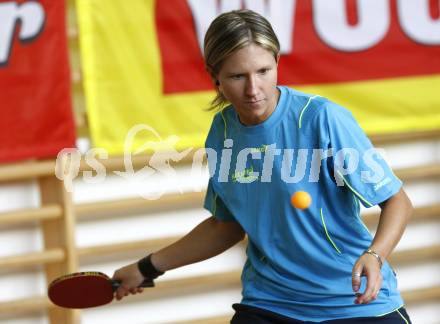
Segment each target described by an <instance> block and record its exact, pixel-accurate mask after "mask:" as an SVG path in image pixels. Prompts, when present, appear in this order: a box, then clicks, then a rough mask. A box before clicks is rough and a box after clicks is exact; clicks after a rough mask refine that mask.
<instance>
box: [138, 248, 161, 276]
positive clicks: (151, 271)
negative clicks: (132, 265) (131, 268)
mask: <svg viewBox="0 0 440 324" xmlns="http://www.w3.org/2000/svg"><path fill="white" fill-rule="evenodd" d="M151 256H152V254H149V255H147V256H146V257H145V258H142V259H140V260H139V261H138V264H137V265H138V269H139V271H140V272H141V273H142V275H143V276H144V277H145V278H148V279H156V278H157V277H159V276H161V275H163V274H164V272H162V271H158V270H157V269H156V268H155V267H154V265H153V263H151Z"/></svg>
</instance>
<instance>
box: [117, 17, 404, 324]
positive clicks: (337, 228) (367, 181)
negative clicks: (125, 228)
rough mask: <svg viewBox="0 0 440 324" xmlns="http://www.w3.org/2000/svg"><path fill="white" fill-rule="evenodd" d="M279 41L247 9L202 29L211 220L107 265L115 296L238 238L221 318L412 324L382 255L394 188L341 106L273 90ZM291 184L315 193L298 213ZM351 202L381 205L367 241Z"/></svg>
mask: <svg viewBox="0 0 440 324" xmlns="http://www.w3.org/2000/svg"><path fill="white" fill-rule="evenodd" d="M279 48H280V46H279V43H278V40H277V37H276V35H275V33H274V32H273V30H272V27H271V25H270V24H269V23H268V21H267V20H266V19H264V18H263V17H262V16H260V15H258V14H256V13H254V12H252V11H248V10H240V11H232V12H228V13H225V14H222V15H220V16H219V17H217V18H216V19H215V20H214V21H213V22H212V24H211V25H210V27H209V29H208V31H207V33H206V36H205V46H204V54H205V63H206V69H207V71H208V72H209V73H210V75H211V77H212V80H213V83H214V85H215V87H216V90H217V97H216V98H215V100H214V101H213V102H212V108H213V109H216V108H217V109H220V112H218V113H217V114H216V116H215V117H214V120H213V123H212V126H211V129H210V132H209V134H208V137H207V140H206V149H207V152H208V160H209V163H210V169H211V170H214V171H213V172H212V174H211V178H210V181H209V185H208V191H207V194H206V198H205V204H204V207H205V208H206V209H208V210H209V211H210V212H211V213H212V215H213V216H212V217H210V218H208V219H206V220H205V221H204V222H202V223H201V224H199V225H198V226H197V227H196V228H194V229H193V230H192V231H191V232H190V233H189V234H187V235H186V236H185V237H183V238H182V239H181V240H179V241H177V242H176V243H174V244H172V245H170V246H168V247H166V248H164V249H162V250H159V251H157V252H155V253H153V254H150V255H149V256H147V257H146V258H144V259H141V260H140V261H138V262H136V263H133V264H130V265H128V266H126V267H124V268H121V269H119V270H118V271H116V272H115V274H114V278H115V279H118V280H121V281H122V286H121V287H120V288H119V289H118V290H117V292H116V297H117V299H121V298H123V297H124V296H126V295H128V293H137V292H140V291H142V289H141V288H136V287H137V286H138V285H139V284H140V283H141V282H142V281H143V280H144V278H151V279H155V278H156V277H157V276H159V275H161V274H163V273H164V272H165V271H168V270H171V269H174V268H177V267H180V266H184V265H187V264H191V263H194V262H198V261H202V260H205V259H208V258H210V257H213V256H215V255H217V254H219V253H221V252H223V251H225V250H227V249H228V248H230V247H232V246H233V245H235V244H236V243H237V242H239V241H240V240H242V239H243V238H244V236H245V234H247V236H248V242H249V243H248V247H247V261H246V264H245V266H244V268H243V273H242V283H243V291H242V294H243V299H242V301H241V303H240V304H234V305H233V308H234V309H235V311H236V313H235V315H234V317H233V318H232V320H231V323H304V322H323V321H325V322H326V323H410V320H409V317H408V315H407V313H406V311H405V309H404V308H403V301H402V299H401V297H400V294H399V292H398V291H397V283H396V278H395V274H394V272H393V270H392V269H391V267H390V266H389V264H388V263H387V262H386V261H385V260H386V259H387V257H388V255H389V254H390V253H391V252H392V250H393V249H394V247H395V246H396V244H397V243H398V241H399V239H400V238H401V236H402V234H403V231H404V229H405V227H406V224H407V222H408V219H409V217H410V215H411V213H412V205H411V202H410V201H409V199H408V197H407V196H406V194H405V192H404V191H403V189H402V183H401V181H400V180H399V179H397V178H396V177H395V175H394V174H393V173H392V171H391V170H390V168H389V167H388V166H387V164H386V163H385V162H384V161H383V159H381V158H380V157H378V155H377V154H376V152H375V151H374V150H373V148H372V145H371V143H370V141H369V140H368V139H367V137H366V136H365V134H364V133H363V132H362V130H361V129H360V128H359V126H358V125H357V123H356V121H355V120H354V119H353V117H352V116H351V114H350V113H349V112H348V111H347V110H345V109H344V108H342V107H339V106H338V105H336V104H334V103H332V102H330V101H328V100H327V99H325V98H322V97H319V96H310V95H307V94H304V93H300V92H298V91H295V90H292V89H289V88H287V87H281V86H277V67H278V62H279V58H280V55H279ZM227 103H230V105H229V106H226V105H227ZM225 106H226V107H225ZM353 162H357V163H353ZM292 174H294V175H293V176H292ZM298 190H303V191H307V192H308V193H309V194H310V195H311V196H312V197H313V202H312V204H311V205H310V207H309V208H308V209H305V210H299V209H295V208H293V207H292V205H291V204H290V197H291V195H292V194H293V193H295V192H296V191H298ZM359 201H360V202H361V203H362V204H363V205H365V206H367V207H371V206H373V205H379V206H380V207H381V216H380V222H379V226H378V229H377V232H376V234H375V236H374V238H373V237H372V236H371V235H370V233H369V232H368V230H367V229H366V227H365V226H364V224H363V223H362V221H361V219H360V217H359Z"/></svg>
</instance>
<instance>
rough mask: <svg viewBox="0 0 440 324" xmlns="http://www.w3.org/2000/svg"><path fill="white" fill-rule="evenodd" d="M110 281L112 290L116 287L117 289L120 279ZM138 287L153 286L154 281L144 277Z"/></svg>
mask: <svg viewBox="0 0 440 324" xmlns="http://www.w3.org/2000/svg"><path fill="white" fill-rule="evenodd" d="M110 282H111V284H112V289H113V291H116V289H118V288H119V286H120V285H121V281H120V280H110ZM138 287H142V288H148V287H154V281H153V280H152V279H145V280H144V281H142V283H141V284H140V285H139V286H138Z"/></svg>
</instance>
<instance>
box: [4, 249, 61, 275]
mask: <svg viewBox="0 0 440 324" xmlns="http://www.w3.org/2000/svg"><path fill="white" fill-rule="evenodd" d="M64 259H65V253H64V250H62V249H49V250H45V251H41V252H32V253H26V254H21V255H13V256H8V257H2V258H0V268H2V270H3V269H4V268H23V267H29V266H36V265H43V264H49V263H57V262H63V261H64Z"/></svg>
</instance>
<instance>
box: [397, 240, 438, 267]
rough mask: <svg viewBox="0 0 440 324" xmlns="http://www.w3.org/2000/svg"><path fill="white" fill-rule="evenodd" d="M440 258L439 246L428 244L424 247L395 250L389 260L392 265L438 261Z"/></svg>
mask: <svg viewBox="0 0 440 324" xmlns="http://www.w3.org/2000/svg"><path fill="white" fill-rule="evenodd" d="M439 260H440V246H439V245H430V246H426V247H421V248H416V249H408V250H402V251H395V252H393V253H392V254H391V256H390V258H389V261H390V262H391V263H392V264H393V265H394V264H396V265H398V266H401V265H406V264H420V263H423V262H433V261H436V262H438V261H439Z"/></svg>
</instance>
